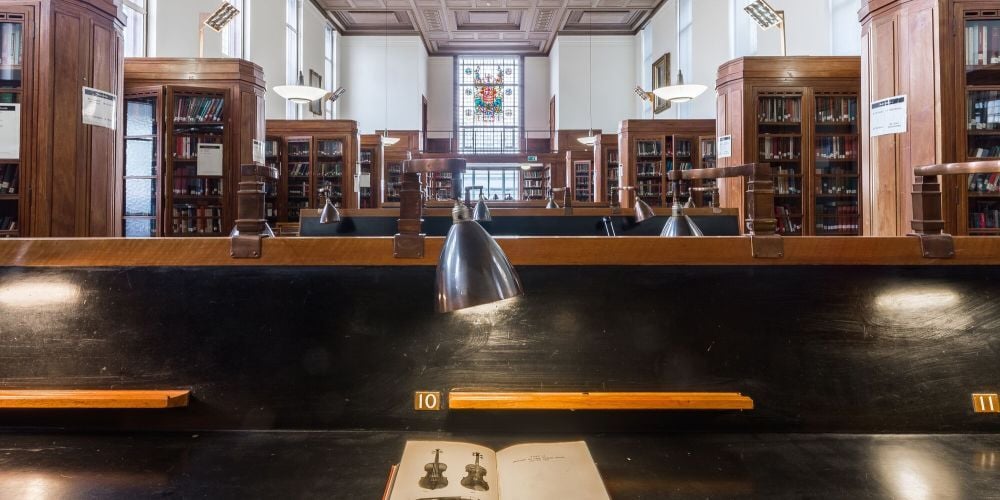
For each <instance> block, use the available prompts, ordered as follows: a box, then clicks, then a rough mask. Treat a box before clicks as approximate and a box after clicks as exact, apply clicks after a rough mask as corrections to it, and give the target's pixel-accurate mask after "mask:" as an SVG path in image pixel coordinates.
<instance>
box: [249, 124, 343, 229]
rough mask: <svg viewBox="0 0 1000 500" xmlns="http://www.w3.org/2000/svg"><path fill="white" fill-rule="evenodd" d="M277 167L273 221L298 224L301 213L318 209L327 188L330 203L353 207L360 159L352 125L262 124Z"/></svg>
mask: <svg viewBox="0 0 1000 500" xmlns="http://www.w3.org/2000/svg"><path fill="white" fill-rule="evenodd" d="M267 135H268V137H272V138H274V140H275V141H277V147H278V150H279V157H278V158H279V162H280V164H281V166H282V167H283V168H282V170H279V172H280V175H279V177H280V179H279V182H278V186H277V192H278V195H277V199H276V205H277V216H276V218H277V220H278V221H279V222H282V223H289V222H291V223H294V222H298V221H299V216H300V214H301V212H302V210H304V209H308V208H321V207H322V206H323V205H322V204H323V203H324V200H323V198H322V197H321V196H320V195H319V189H320V188H322V187H324V186H325V185H327V184H329V185H330V187H331V188H332V193H333V196H332V201H333V202H334V203H339V204H340V206H341V208H358V207H357V203H359V201H360V198H358V197H355V196H352V195H351V193H354V186H355V184H354V174H355V172H356V166H357V164H358V162H359V157H360V150H359V147H360V136H359V135H358V125H357V122H355V121H352V120H267Z"/></svg>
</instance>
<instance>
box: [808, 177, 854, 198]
mask: <svg viewBox="0 0 1000 500" xmlns="http://www.w3.org/2000/svg"><path fill="white" fill-rule="evenodd" d="M816 194H858V178H857V177H824V178H822V179H820V180H819V183H817V185H816Z"/></svg>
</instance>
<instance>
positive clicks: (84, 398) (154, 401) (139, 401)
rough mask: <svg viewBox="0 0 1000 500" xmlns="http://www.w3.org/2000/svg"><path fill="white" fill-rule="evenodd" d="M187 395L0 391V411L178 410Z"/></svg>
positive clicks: (144, 392)
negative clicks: (16, 409)
mask: <svg viewBox="0 0 1000 500" xmlns="http://www.w3.org/2000/svg"><path fill="white" fill-rule="evenodd" d="M190 394H191V391H188V390H169V391H142V390H139V391H91V390H47V389H41V390H0V409H3V408H45V409H67V408H81V409H84V408H95V409H96V408H117V409H129V408H180V407H184V406H187V405H188V396H189V395H190Z"/></svg>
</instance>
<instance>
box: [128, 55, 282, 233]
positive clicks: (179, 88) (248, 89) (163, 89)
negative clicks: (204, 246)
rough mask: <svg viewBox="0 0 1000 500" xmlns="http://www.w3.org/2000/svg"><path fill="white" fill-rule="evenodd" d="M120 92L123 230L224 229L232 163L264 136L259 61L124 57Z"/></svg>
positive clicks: (232, 187)
mask: <svg viewBox="0 0 1000 500" xmlns="http://www.w3.org/2000/svg"><path fill="white" fill-rule="evenodd" d="M125 95H126V104H127V105H126V107H125V110H124V113H125V122H126V127H125V128H126V130H125V134H126V135H125V139H124V143H125V162H124V163H125V169H124V171H123V173H122V176H121V182H122V186H123V189H122V195H121V196H122V203H123V209H122V210H121V219H120V220H121V221H122V230H123V234H124V235H125V236H168V237H206V236H225V235H227V234H229V231H230V229H232V227H233V224H234V222H233V220H234V217H235V214H236V191H237V189H238V188H237V186H238V183H239V165H240V164H242V163H253V141H254V140H258V141H264V140H265V136H264V130H263V127H262V125H263V123H262V120H263V106H264V83H263V75H262V71H261V69H260V67H259V66H257V65H255V64H253V63H250V62H248V61H244V60H241V59H183V58H130V59H126V61H125ZM266 149H267V143H266V142H265V150H266ZM266 154H267V153H266V152H265V156H266ZM265 161H267V158H265ZM265 199H268V195H265ZM270 203H271V204H272V206H273V203H274V197H273V195H271V196H270ZM135 207H137V208H139V210H138V211H136V210H134V209H133V208H135Z"/></svg>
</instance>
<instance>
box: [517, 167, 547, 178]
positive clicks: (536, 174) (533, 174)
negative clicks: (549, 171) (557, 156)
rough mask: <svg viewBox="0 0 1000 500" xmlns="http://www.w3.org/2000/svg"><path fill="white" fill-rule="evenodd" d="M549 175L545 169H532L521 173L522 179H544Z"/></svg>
mask: <svg viewBox="0 0 1000 500" xmlns="http://www.w3.org/2000/svg"><path fill="white" fill-rule="evenodd" d="M545 177H547V175H546V171H545V170H543V169H532V170H528V171H525V172H522V173H521V178H522V179H544V178H545Z"/></svg>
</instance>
